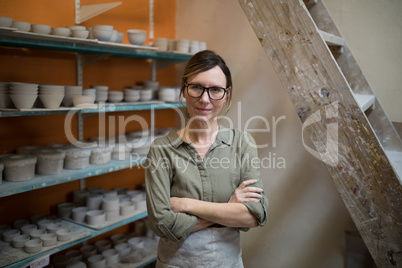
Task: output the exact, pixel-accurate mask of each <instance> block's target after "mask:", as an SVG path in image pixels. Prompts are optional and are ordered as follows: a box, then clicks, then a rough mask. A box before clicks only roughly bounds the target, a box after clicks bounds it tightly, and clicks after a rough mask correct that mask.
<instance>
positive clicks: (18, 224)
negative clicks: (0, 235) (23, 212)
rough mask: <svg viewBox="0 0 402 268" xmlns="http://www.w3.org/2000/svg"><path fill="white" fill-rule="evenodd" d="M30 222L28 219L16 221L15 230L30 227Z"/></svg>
mask: <svg viewBox="0 0 402 268" xmlns="http://www.w3.org/2000/svg"><path fill="white" fill-rule="evenodd" d="M28 224H29V220H26V219H21V220H16V221H14V222H13V227H14V229H21V228H22V227H23V226H25V225H28Z"/></svg>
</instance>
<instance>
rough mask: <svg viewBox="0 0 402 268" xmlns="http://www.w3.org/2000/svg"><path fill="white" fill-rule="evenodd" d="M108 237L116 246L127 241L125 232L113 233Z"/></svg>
mask: <svg viewBox="0 0 402 268" xmlns="http://www.w3.org/2000/svg"><path fill="white" fill-rule="evenodd" d="M110 239H111V240H112V242H113V245H114V246H115V247H116V245H118V244H121V243H124V242H126V241H127V237H126V235H125V234H114V235H112V236H111V237H110Z"/></svg>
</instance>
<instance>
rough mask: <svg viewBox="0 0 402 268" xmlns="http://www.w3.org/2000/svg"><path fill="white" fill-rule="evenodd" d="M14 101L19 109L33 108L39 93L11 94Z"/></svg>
mask: <svg viewBox="0 0 402 268" xmlns="http://www.w3.org/2000/svg"><path fill="white" fill-rule="evenodd" d="M9 96H10V98H11V100H12V101H13V103H14V106H15V107H16V108H18V109H32V107H33V105H34V103H35V101H36V99H37V98H38V95H36V94H35V95H28V94H25V95H13V94H10V95H9Z"/></svg>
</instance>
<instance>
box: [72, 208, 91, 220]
mask: <svg viewBox="0 0 402 268" xmlns="http://www.w3.org/2000/svg"><path fill="white" fill-rule="evenodd" d="M87 212H88V208H87V207H77V208H74V209H73V211H72V219H73V220H74V221H76V222H84V220H85V216H86V214H87Z"/></svg>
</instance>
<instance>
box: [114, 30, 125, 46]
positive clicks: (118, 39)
mask: <svg viewBox="0 0 402 268" xmlns="http://www.w3.org/2000/svg"><path fill="white" fill-rule="evenodd" d="M123 39H124V33H122V32H118V33H117V40H116V43H120V44H121V43H122V42H123Z"/></svg>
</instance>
